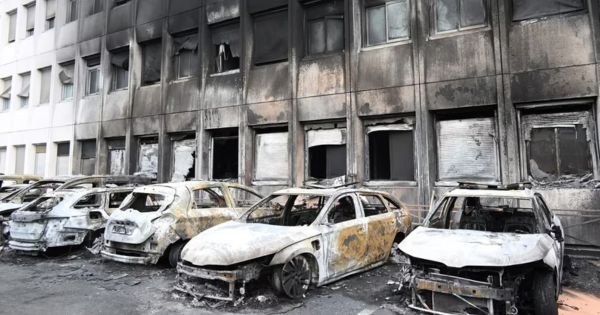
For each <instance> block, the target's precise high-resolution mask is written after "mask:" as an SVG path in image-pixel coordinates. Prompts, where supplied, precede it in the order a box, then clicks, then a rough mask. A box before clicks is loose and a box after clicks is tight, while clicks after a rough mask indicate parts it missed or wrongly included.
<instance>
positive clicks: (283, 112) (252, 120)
mask: <svg viewBox="0 0 600 315" xmlns="http://www.w3.org/2000/svg"><path fill="white" fill-rule="evenodd" d="M290 109H291V102H290V101H279V102H269V103H260V104H253V105H250V106H248V109H247V112H246V114H247V117H248V125H264V124H278V123H286V122H287V121H288V112H289V110H290Z"/></svg>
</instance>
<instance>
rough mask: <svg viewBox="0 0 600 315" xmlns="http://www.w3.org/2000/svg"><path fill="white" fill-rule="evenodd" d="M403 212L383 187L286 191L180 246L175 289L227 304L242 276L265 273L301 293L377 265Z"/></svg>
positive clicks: (402, 226)
mask: <svg viewBox="0 0 600 315" xmlns="http://www.w3.org/2000/svg"><path fill="white" fill-rule="evenodd" d="M410 226H411V222H410V218H409V216H408V215H407V213H406V212H405V210H404V208H403V206H402V205H401V204H400V202H398V201H397V200H396V199H394V198H393V197H391V196H390V195H389V194H387V193H384V192H375V191H370V190H360V189H348V188H343V189H298V188H295V189H287V190H282V191H278V192H275V193H273V194H272V195H271V196H269V197H267V198H265V199H264V200H262V201H261V202H260V203H258V204H256V205H255V206H253V207H252V208H251V209H250V210H249V211H248V212H247V213H245V214H244V215H243V216H242V217H241V218H240V219H239V220H237V221H230V222H227V223H225V224H221V225H219V226H216V227H214V228H211V229H208V230H207V231H204V232H203V233H201V234H200V235H198V236H196V237H195V238H193V239H192V240H191V241H190V242H189V243H188V244H187V245H186V246H185V248H184V249H183V252H182V255H181V258H182V261H181V262H180V263H179V264H178V268H177V270H178V278H179V281H178V284H177V285H176V287H175V289H176V290H179V291H183V292H186V293H188V294H191V295H193V296H195V297H198V298H200V297H205V298H211V299H218V300H226V301H233V302H235V301H236V300H237V299H238V298H240V297H241V296H243V295H244V294H245V291H246V288H245V285H246V283H248V282H249V281H253V280H257V279H259V278H261V277H263V276H264V277H266V278H267V279H269V280H270V281H271V283H272V286H273V288H274V290H275V291H276V292H277V293H279V294H281V295H284V296H287V297H289V298H292V299H297V298H301V297H303V296H304V294H305V292H306V291H307V290H308V289H309V286H310V285H311V284H313V285H316V286H322V285H324V284H327V283H331V282H333V281H336V280H338V279H341V278H343V277H346V276H349V275H352V274H355V273H358V272H361V271H364V270H368V269H371V268H375V267H377V266H380V265H382V264H384V263H385V261H386V260H387V258H388V256H389V254H390V250H391V248H392V244H393V243H394V241H395V240H396V241H398V240H400V239H402V238H403V237H404V236H405V235H406V234H407V233H408V232H409V231H410Z"/></svg>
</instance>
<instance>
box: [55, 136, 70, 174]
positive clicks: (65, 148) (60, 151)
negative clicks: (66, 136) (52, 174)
mask: <svg viewBox="0 0 600 315" xmlns="http://www.w3.org/2000/svg"><path fill="white" fill-rule="evenodd" d="M69 146H70V144H69V143H68V142H64V143H57V144H56V175H68V174H69V151H70V148H69Z"/></svg>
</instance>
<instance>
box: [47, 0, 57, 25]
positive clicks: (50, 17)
mask: <svg viewBox="0 0 600 315" xmlns="http://www.w3.org/2000/svg"><path fill="white" fill-rule="evenodd" d="M55 16H56V0H46V30H51V29H53V28H54V18H55Z"/></svg>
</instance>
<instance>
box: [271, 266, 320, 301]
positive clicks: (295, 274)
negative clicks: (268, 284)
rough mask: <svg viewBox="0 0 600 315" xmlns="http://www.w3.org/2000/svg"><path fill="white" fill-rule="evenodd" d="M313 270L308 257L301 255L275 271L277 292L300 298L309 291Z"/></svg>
mask: <svg viewBox="0 0 600 315" xmlns="http://www.w3.org/2000/svg"><path fill="white" fill-rule="evenodd" d="M311 276H312V270H311V269H310V264H309V263H308V260H307V259H306V257H304V256H302V255H299V256H296V257H294V258H292V259H291V260H290V261H288V262H287V263H286V264H285V265H283V266H282V267H280V268H278V269H277V270H275V272H273V279H272V280H273V281H272V284H273V287H274V289H275V291H277V293H279V294H281V295H285V296H287V297H289V298H291V299H300V298H302V297H303V296H304V293H306V291H308V286H309V285H310V279H311Z"/></svg>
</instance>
